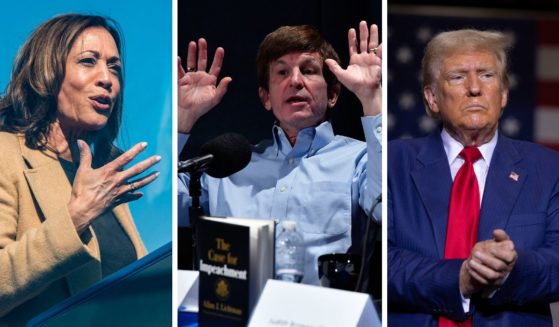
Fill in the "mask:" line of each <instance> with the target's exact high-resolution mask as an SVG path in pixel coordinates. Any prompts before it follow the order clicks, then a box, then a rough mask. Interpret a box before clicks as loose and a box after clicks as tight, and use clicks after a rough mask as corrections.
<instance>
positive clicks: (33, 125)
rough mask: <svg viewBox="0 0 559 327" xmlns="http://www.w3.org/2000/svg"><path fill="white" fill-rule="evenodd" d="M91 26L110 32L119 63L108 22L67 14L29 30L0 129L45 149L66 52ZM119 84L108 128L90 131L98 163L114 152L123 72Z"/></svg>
mask: <svg viewBox="0 0 559 327" xmlns="http://www.w3.org/2000/svg"><path fill="white" fill-rule="evenodd" d="M90 27H101V28H104V29H106V30H107V31H108V32H109V33H110V34H111V36H112V37H113V39H114V41H115V44H116V46H117V49H118V52H119V54H121V60H122V57H123V55H122V50H123V49H122V37H121V33H120V28H119V26H118V23H117V22H116V21H114V20H113V19H111V18H107V17H102V16H95V15H81V14H66V15H60V16H56V17H54V18H51V19H50V20H48V21H46V22H44V23H43V24H41V25H40V26H39V27H37V28H36V29H35V31H33V33H32V34H31V37H29V39H28V40H27V42H25V44H24V45H23V46H22V47H21V49H20V50H19V52H18V54H17V56H16V59H15V61H14V66H13V68H12V75H11V79H10V82H9V84H8V87H7V89H6V93H5V94H4V96H3V97H2V98H1V99H0V108H1V109H0V117H1V119H0V129H1V130H5V131H10V132H14V133H21V134H24V136H25V142H26V145H27V146H28V147H29V148H32V149H39V150H43V149H45V148H46V147H47V136H48V134H49V132H50V126H51V124H52V123H53V122H54V120H55V119H56V116H57V111H58V100H57V99H58V94H59V92H60V88H61V85H62V81H63V80H64V76H65V69H66V61H67V59H68V54H69V53H70V49H71V48H72V45H73V44H74V42H75V41H76V39H77V38H78V37H79V35H80V34H81V33H82V32H83V31H84V30H86V29H87V28H90ZM123 64H124V63H123ZM119 81H120V89H121V91H120V93H119V95H118V97H117V99H116V101H115V104H114V107H113V110H112V112H111V115H110V117H109V119H108V121H107V124H106V125H105V126H104V127H103V128H102V129H100V130H98V131H94V132H92V133H91V142H92V145H93V148H94V150H95V157H96V161H97V164H103V163H104V162H107V161H109V160H110V159H111V158H112V157H114V156H115V155H116V154H117V152H119V150H118V149H117V148H116V147H114V146H113V142H114V140H115V139H116V137H117V135H118V132H119V129H120V124H121V117H122V102H123V101H122V100H123V91H124V72H122V73H121V74H120V76H119Z"/></svg>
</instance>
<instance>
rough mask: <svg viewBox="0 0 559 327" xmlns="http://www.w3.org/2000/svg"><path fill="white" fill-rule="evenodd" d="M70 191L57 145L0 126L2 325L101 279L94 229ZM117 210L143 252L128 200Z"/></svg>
mask: <svg viewBox="0 0 559 327" xmlns="http://www.w3.org/2000/svg"><path fill="white" fill-rule="evenodd" d="M70 192H71V185H70V183H69V181H68V178H67V177H66V174H65V173H64V170H63V169H62V167H61V165H60V162H59V161H58V159H57V156H56V155H55V154H54V153H53V152H51V151H38V150H32V149H29V148H28V147H26V146H25V139H24V138H23V137H21V136H17V135H15V134H11V133H6V132H0V327H3V326H21V325H23V324H24V323H25V322H27V321H28V320H29V319H31V318H33V317H34V316H36V315H37V314H39V313H41V312H42V311H44V310H46V309H48V308H49V307H51V306H52V305H54V304H56V303H58V302H60V301H62V300H64V299H65V298H67V297H69V296H72V295H74V294H76V293H77V292H79V291H81V290H83V289H85V288H87V287H89V286H91V285H92V284H93V283H95V282H97V281H98V280H99V279H101V264H100V257H99V246H98V243H97V239H96V237H95V233H94V232H93V230H92V229H89V230H88V231H86V232H84V233H83V234H82V235H81V237H80V235H78V234H77V232H76V230H75V228H74V225H73V223H72V220H71V219H70V216H69V215H68V212H67V208H66V205H67V204H68V202H69V200H70ZM113 212H114V214H115V216H116V218H117V220H118V222H119V223H120V224H121V225H122V227H123V229H124V231H125V232H126V233H127V234H128V236H129V237H130V240H131V241H132V244H133V245H134V248H135V250H136V254H137V257H138V258H140V257H142V256H144V255H145V254H146V249H145V247H144V245H143V244H142V241H141V240H140V236H139V234H138V231H137V230H136V226H135V225H134V222H133V220H132V217H131V215H130V211H129V209H128V206H127V205H120V206H118V207H116V208H115V209H114V210H113Z"/></svg>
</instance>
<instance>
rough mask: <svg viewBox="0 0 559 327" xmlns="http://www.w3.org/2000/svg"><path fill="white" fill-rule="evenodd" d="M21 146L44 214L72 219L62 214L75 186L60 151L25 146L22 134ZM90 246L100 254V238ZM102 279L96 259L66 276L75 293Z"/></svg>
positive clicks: (32, 184)
mask: <svg viewBox="0 0 559 327" xmlns="http://www.w3.org/2000/svg"><path fill="white" fill-rule="evenodd" d="M19 141H20V148H21V153H22V155H23V158H24V160H25V162H26V164H27V166H28V167H27V168H26V169H24V171H23V173H24V175H25V178H26V180H27V183H28V184H29V189H30V190H31V193H32V194H33V196H34V198H35V199H36V201H37V204H38V206H39V208H40V209H41V212H42V213H43V218H44V219H46V218H48V219H53V220H57V219H68V218H67V217H62V216H61V214H60V213H61V212H62V213H63V212H67V207H66V206H67V204H68V202H69V201H70V195H71V191H72V186H71V185H70V182H69V181H68V177H67V176H66V173H65V172H64V170H63V169H62V166H61V165H60V163H59V162H58V158H57V156H56V154H54V153H53V152H52V151H49V150H45V151H38V150H32V149H29V148H28V147H26V146H25V144H24V142H25V141H24V140H23V138H19ZM84 242H87V244H86V245H87V247H88V248H89V249H90V250H91V251H93V252H95V253H96V254H97V257H98V256H99V246H98V244H97V239H96V238H95V237H91V238H89V239H88V240H84ZM99 279H101V265H100V262H99V261H96V260H93V261H91V262H89V263H87V264H86V265H84V266H82V267H80V268H78V269H77V270H76V271H74V272H73V273H71V274H69V275H68V276H66V281H67V282H68V287H69V289H70V293H71V294H75V293H77V292H79V291H81V290H83V289H85V288H86V287H88V286H90V285H92V284H93V283H95V282H96V281H98V280H99Z"/></svg>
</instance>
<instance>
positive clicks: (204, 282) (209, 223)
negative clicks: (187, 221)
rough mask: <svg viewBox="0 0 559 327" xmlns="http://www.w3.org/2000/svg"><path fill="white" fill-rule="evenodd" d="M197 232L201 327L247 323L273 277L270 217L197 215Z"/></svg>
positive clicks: (272, 224) (273, 245)
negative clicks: (199, 216)
mask: <svg viewBox="0 0 559 327" xmlns="http://www.w3.org/2000/svg"><path fill="white" fill-rule="evenodd" d="M196 234H197V240H198V246H197V249H198V258H199V264H200V268H199V271H200V277H199V278H200V281H199V285H200V289H199V307H198V308H199V316H198V317H199V323H200V325H201V326H246V324H247V323H248V320H249V318H250V313H251V312H252V309H253V308H254V306H255V305H256V302H257V301H258V297H259V296H260V293H261V292H262V289H263V288H264V286H265V284H266V281H267V280H268V279H270V278H273V277H274V255H275V223H274V221H273V220H261V219H246V218H232V217H227V218H218V217H201V218H200V219H199V220H198V224H197V227H196Z"/></svg>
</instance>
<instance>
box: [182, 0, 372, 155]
mask: <svg viewBox="0 0 559 327" xmlns="http://www.w3.org/2000/svg"><path fill="white" fill-rule="evenodd" d="M360 20H366V21H368V22H369V23H375V24H377V25H378V26H382V22H381V5H380V1H370V0H357V1H351V2H350V3H347V2H336V1H321V0H312V1H297V0H287V1H273V2H269V1H261V2H249V1H233V2H232V1H227V0H218V1H209V2H207V1H206V2H205V1H179V4H178V45H179V55H180V56H181V57H182V58H186V50H187V45H188V42H189V41H191V40H197V39H198V38H200V37H204V38H205V39H206V40H207V41H208V47H209V48H208V53H209V54H211V58H213V53H214V52H215V49H216V48H217V47H223V48H224V49H225V59H224V63H223V69H222V71H221V76H231V77H232V78H233V81H232V82H231V84H230V85H229V87H228V91H227V94H226V95H225V97H224V98H223V100H222V101H221V103H220V104H219V105H218V107H217V108H216V110H212V111H210V112H209V113H208V114H206V115H205V116H204V117H203V118H201V119H200V120H199V121H198V122H197V123H196V125H195V126H194V129H193V130H192V137H191V138H190V139H189V141H188V142H189V143H188V145H187V146H186V147H185V148H188V149H189V153H188V154H185V153H183V154H182V155H184V156H192V155H195V153H196V151H197V149H198V147H199V146H200V145H201V144H203V143H204V142H205V141H207V140H208V139H211V138H213V137H215V136H217V135H219V134H221V133H224V132H239V133H241V134H243V135H244V136H245V137H247V138H248V139H249V141H251V142H252V143H256V142H258V141H259V140H261V139H264V138H269V135H270V130H271V126H272V123H273V121H274V117H273V116H272V115H271V114H270V113H269V112H267V111H266V110H264V107H263V106H262V103H261V102H260V99H259V98H258V88H257V85H258V84H257V80H256V64H255V62H256V51H257V50H258V45H259V44H260V42H261V41H262V39H263V38H264V37H265V36H266V35H267V34H268V33H270V32H271V31H273V30H275V29H276V28H278V27H280V26H283V25H301V24H310V25H314V26H317V27H318V28H319V30H320V33H321V34H322V36H323V37H324V38H325V39H326V40H328V41H329V42H330V43H331V44H332V46H333V47H334V49H336V51H337V52H338V54H339V56H340V60H341V62H343V63H347V62H348V61H349V54H348V51H347V30H348V29H349V28H352V27H355V26H356V25H357V24H358V23H359V21H360ZM381 32H382V31H381ZM380 42H382V39H381V40H380ZM332 115H333V116H332V119H333V126H334V132H335V133H336V134H341V135H346V136H350V137H353V138H356V139H359V140H364V137H363V131H362V128H361V123H360V120H359V118H360V117H361V116H362V115H363V113H362V109H361V105H360V104H359V101H358V100H357V98H356V97H355V96H354V95H353V94H351V92H348V91H347V90H346V89H345V88H342V94H341V95H340V98H339V100H338V103H337V104H336V107H335V110H333V112H332Z"/></svg>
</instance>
